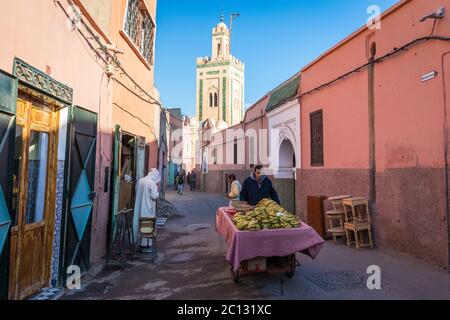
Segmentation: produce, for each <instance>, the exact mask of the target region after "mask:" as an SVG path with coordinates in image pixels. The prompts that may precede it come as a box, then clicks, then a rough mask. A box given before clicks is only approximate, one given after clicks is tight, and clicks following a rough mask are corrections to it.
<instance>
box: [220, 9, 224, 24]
mask: <svg viewBox="0 0 450 320" xmlns="http://www.w3.org/2000/svg"><path fill="white" fill-rule="evenodd" d="M223 21H224V17H223V10H222V14H221V15H220V22H223Z"/></svg>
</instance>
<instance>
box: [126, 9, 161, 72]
mask: <svg viewBox="0 0 450 320" xmlns="http://www.w3.org/2000/svg"><path fill="white" fill-rule="evenodd" d="M124 32H125V33H126V35H127V36H128V37H129V38H130V39H131V40H132V41H133V43H134V45H135V46H136V47H137V48H138V50H139V52H140V53H141V54H142V56H143V57H144V59H145V60H146V61H147V62H148V63H149V64H150V65H151V66H152V65H153V42H154V38H155V24H154V22H153V20H152V18H151V17H150V13H149V12H148V10H147V7H146V6H145V3H144V2H143V0H128V5H127V13H126V17H125V25H124Z"/></svg>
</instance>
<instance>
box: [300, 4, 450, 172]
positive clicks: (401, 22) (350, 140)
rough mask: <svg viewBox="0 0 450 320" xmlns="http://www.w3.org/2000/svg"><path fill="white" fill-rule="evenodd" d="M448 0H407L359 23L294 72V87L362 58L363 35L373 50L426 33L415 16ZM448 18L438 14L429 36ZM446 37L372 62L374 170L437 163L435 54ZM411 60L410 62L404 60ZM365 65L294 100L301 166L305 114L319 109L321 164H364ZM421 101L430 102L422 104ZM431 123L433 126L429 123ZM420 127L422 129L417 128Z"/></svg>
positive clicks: (448, 24)
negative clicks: (298, 76)
mask: <svg viewBox="0 0 450 320" xmlns="http://www.w3.org/2000/svg"><path fill="white" fill-rule="evenodd" d="M445 4H447V7H449V6H450V1H449V0H445V1H442V0H430V1H417V0H415V1H407V2H405V4H404V5H403V6H402V7H401V9H399V10H396V11H395V14H389V15H387V16H386V17H384V18H383V19H382V21H381V22H382V28H381V29H380V30H376V31H371V30H364V31H362V32H360V33H359V34H357V35H356V36H355V37H353V38H352V39H350V40H348V42H346V43H344V44H343V45H342V46H340V47H338V48H336V49H335V50H333V51H331V52H330V53H327V55H325V56H324V58H322V59H319V60H318V61H317V62H315V63H313V64H312V65H309V66H307V67H306V68H305V69H304V70H303V73H302V81H301V93H305V92H307V91H309V90H311V89H313V88H315V87H317V86H319V85H321V84H323V83H326V82H328V81H330V80H333V79H335V78H336V77H338V76H340V75H342V74H344V73H346V72H348V71H350V70H352V69H354V68H356V67H358V66H360V65H362V64H364V63H366V62H367V56H368V55H367V43H368V40H367V38H368V36H369V35H372V34H374V35H373V36H371V38H370V41H375V42H376V44H377V55H376V57H380V56H382V55H384V54H386V53H388V52H389V51H391V50H392V49H393V48H394V47H400V46H402V45H404V44H406V43H408V42H409V41H412V40H414V39H415V38H418V37H424V36H428V35H430V33H431V28H432V22H425V23H420V22H419V21H418V20H419V19H420V18H421V17H422V16H424V15H426V14H428V13H430V12H433V11H434V10H436V9H437V8H438V7H440V6H442V5H445ZM449 28H450V19H449V18H448V17H447V18H446V19H443V20H440V21H439V22H438V24H437V27H436V30H435V33H434V34H435V35H444V36H448V32H446V30H449ZM446 48H449V44H448V43H444V42H440V43H438V42H430V43H427V44H419V45H417V46H415V47H414V48H412V49H410V50H408V51H407V52H403V53H400V54H398V55H397V56H395V57H393V58H391V59H388V60H386V61H385V62H382V63H380V64H376V66H375V88H376V89H375V96H376V101H375V105H376V107H375V110H376V111H375V112H376V120H375V121H376V128H377V129H376V147H377V149H376V155H377V158H376V159H377V170H384V168H386V167H392V168H399V167H411V166H416V165H421V166H427V167H436V166H442V164H443V157H442V144H443V135H442V126H441V124H442V121H443V118H442V117H443V113H442V108H441V107H440V106H441V105H442V104H443V97H442V78H441V76H442V72H441V54H442V53H443V52H445V51H446ZM411 66H414V67H411ZM432 70H436V71H438V72H439V73H440V74H439V75H438V77H437V78H435V79H433V80H431V81H429V82H426V83H422V82H421V81H420V77H421V75H423V74H425V73H427V72H429V71H432ZM367 92H368V81H367V70H364V71H362V72H360V73H358V74H356V75H352V76H349V77H347V78H346V79H345V80H343V81H340V82H338V83H336V84H334V85H332V86H330V87H327V88H324V89H322V90H321V91H319V92H315V93H313V94H311V95H307V96H305V97H303V98H302V99H301V101H300V102H301V118H302V120H301V121H302V131H301V132H302V149H303V152H302V153H303V159H302V166H303V168H306V169H307V168H311V166H310V164H311V160H310V138H309V137H310V123H309V121H310V120H309V114H310V113H311V112H313V111H316V110H319V109H323V112H324V114H323V116H324V161H325V165H324V168H329V169H337V168H342V169H345V168H352V169H366V168H368V161H369V159H368V150H369V149H368V111H367V110H368V107H367V105H368V97H367ZM429 106H435V107H434V108H430V107H429ZM436 124H439V125H436ZM424 133H426V134H424Z"/></svg>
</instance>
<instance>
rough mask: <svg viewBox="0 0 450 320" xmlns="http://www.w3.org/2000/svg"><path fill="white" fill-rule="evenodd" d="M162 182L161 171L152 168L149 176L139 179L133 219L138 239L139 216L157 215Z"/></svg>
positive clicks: (153, 216)
mask: <svg viewBox="0 0 450 320" xmlns="http://www.w3.org/2000/svg"><path fill="white" fill-rule="evenodd" d="M160 182H161V175H160V173H159V171H158V170H157V169H151V170H150V172H149V173H148V175H147V176H145V177H143V178H141V179H139V180H138V182H137V183H136V198H135V201H134V219H133V229H134V235H135V240H136V241H137V240H138V236H139V218H141V217H142V218H155V217H156V200H158V199H159V183H160ZM139 245H140V244H139Z"/></svg>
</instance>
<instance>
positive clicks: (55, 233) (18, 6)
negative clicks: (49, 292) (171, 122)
mask: <svg viewBox="0 0 450 320" xmlns="http://www.w3.org/2000/svg"><path fill="white" fill-rule="evenodd" d="M131 10H138V11H139V12H141V14H143V15H145V17H143V19H144V20H145V21H148V22H149V23H148V27H149V28H150V27H152V29H151V33H149V35H150V34H151V35H152V36H153V38H154V32H155V27H156V22H155V20H154V19H155V18H154V17H155V16H156V1H150V0H148V1H141V0H134V1H133V0H121V1H114V2H110V1H96V2H95V3H94V2H91V1H82V0H74V1H71V0H61V1H47V0H36V1H26V0H18V1H2V2H1V4H0V11H1V12H2V13H3V15H2V19H1V20H0V34H1V36H2V39H3V42H4V45H3V46H2V50H1V52H0V142H1V145H2V148H0V155H1V159H2V160H1V163H2V165H3V166H4V167H3V168H2V173H1V174H0V191H1V192H0V299H5V298H9V299H24V298H27V297H29V296H31V295H33V294H35V293H36V292H38V291H39V290H40V289H41V288H43V287H61V286H63V285H64V284H65V279H66V277H67V275H68V274H67V270H68V269H67V268H68V267H69V266H71V265H75V266H78V267H80V269H81V272H82V274H84V273H85V272H87V271H88V270H89V269H92V268H93V267H95V266H103V264H104V262H105V257H106V254H107V251H108V249H107V248H108V245H109V243H110V242H111V241H112V240H111V238H112V236H111V235H112V234H113V232H112V230H113V228H114V216H115V214H117V212H118V211H119V210H120V209H122V208H121V207H120V205H124V206H128V205H132V199H128V198H126V197H124V196H120V194H121V192H120V188H118V186H119V185H120V187H122V185H121V183H120V182H121V181H120V182H119V180H121V178H122V180H123V177H124V175H123V174H122V173H123V171H125V169H124V168H125V165H126V163H125V162H124V160H125V159H127V158H130V159H131V162H133V164H131V168H132V176H133V179H137V178H139V175H141V176H142V175H143V174H145V171H146V170H149V168H151V167H156V164H157V150H158V141H157V137H158V135H159V128H158V127H159V125H158V123H159V111H160V108H159V107H158V105H157V100H158V93H157V90H156V89H155V88H154V86H153V52H154V50H153V47H151V48H150V47H149V46H148V45H147V46H145V45H143V44H142V45H141V46H138V45H137V44H136V43H135V42H136V41H137V40H139V39H138V38H132V36H130V35H128V34H127V32H128V33H129V30H130V28H129V27H128V29H127V23H128V25H129V23H130V21H128V22H127V18H128V16H129V12H130V11H131ZM12 13H14V14H12ZM80 13H82V14H81V15H80ZM36 17H37V18H36ZM80 17H81V20H79V18H80ZM127 30H128V31H127ZM142 34H144V32H142ZM148 39H150V38H148ZM148 39H147V38H146V39H145V40H144V39H141V40H139V41H142V42H144V41H147V40H148ZM153 44H154V43H153V42H152V46H153ZM141 51H142V52H141ZM119 65H120V66H121V67H122V68H123V69H124V70H125V71H126V73H127V74H125V72H124V70H121V69H120V68H119ZM132 81H135V82H136V83H135V84H131V83H132ZM138 86H140V87H141V88H140V90H141V91H139V92H138V91H137V90H138V89H136V88H137V87H138ZM143 92H145V93H146V95H144V94H143ZM143 96H145V97H146V98H143ZM150 96H151V97H153V98H154V99H156V102H155V101H154V100H152V99H151V98H150ZM117 127H120V128H121V129H122V130H121V131H118V130H116V128H117ZM117 133H121V134H122V139H121V138H120V137H119V136H118V134H117ZM4 146H6V147H4ZM118 146H120V151H119V149H118ZM124 150H130V151H129V152H125V151H124ZM119 155H120V157H119ZM130 155H132V157H131V156H130ZM113 182H117V183H113ZM126 187H128V186H126ZM130 188H133V186H132V185H131V186H130ZM123 190H126V188H124V189H123ZM122 194H125V192H124V191H122Z"/></svg>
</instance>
